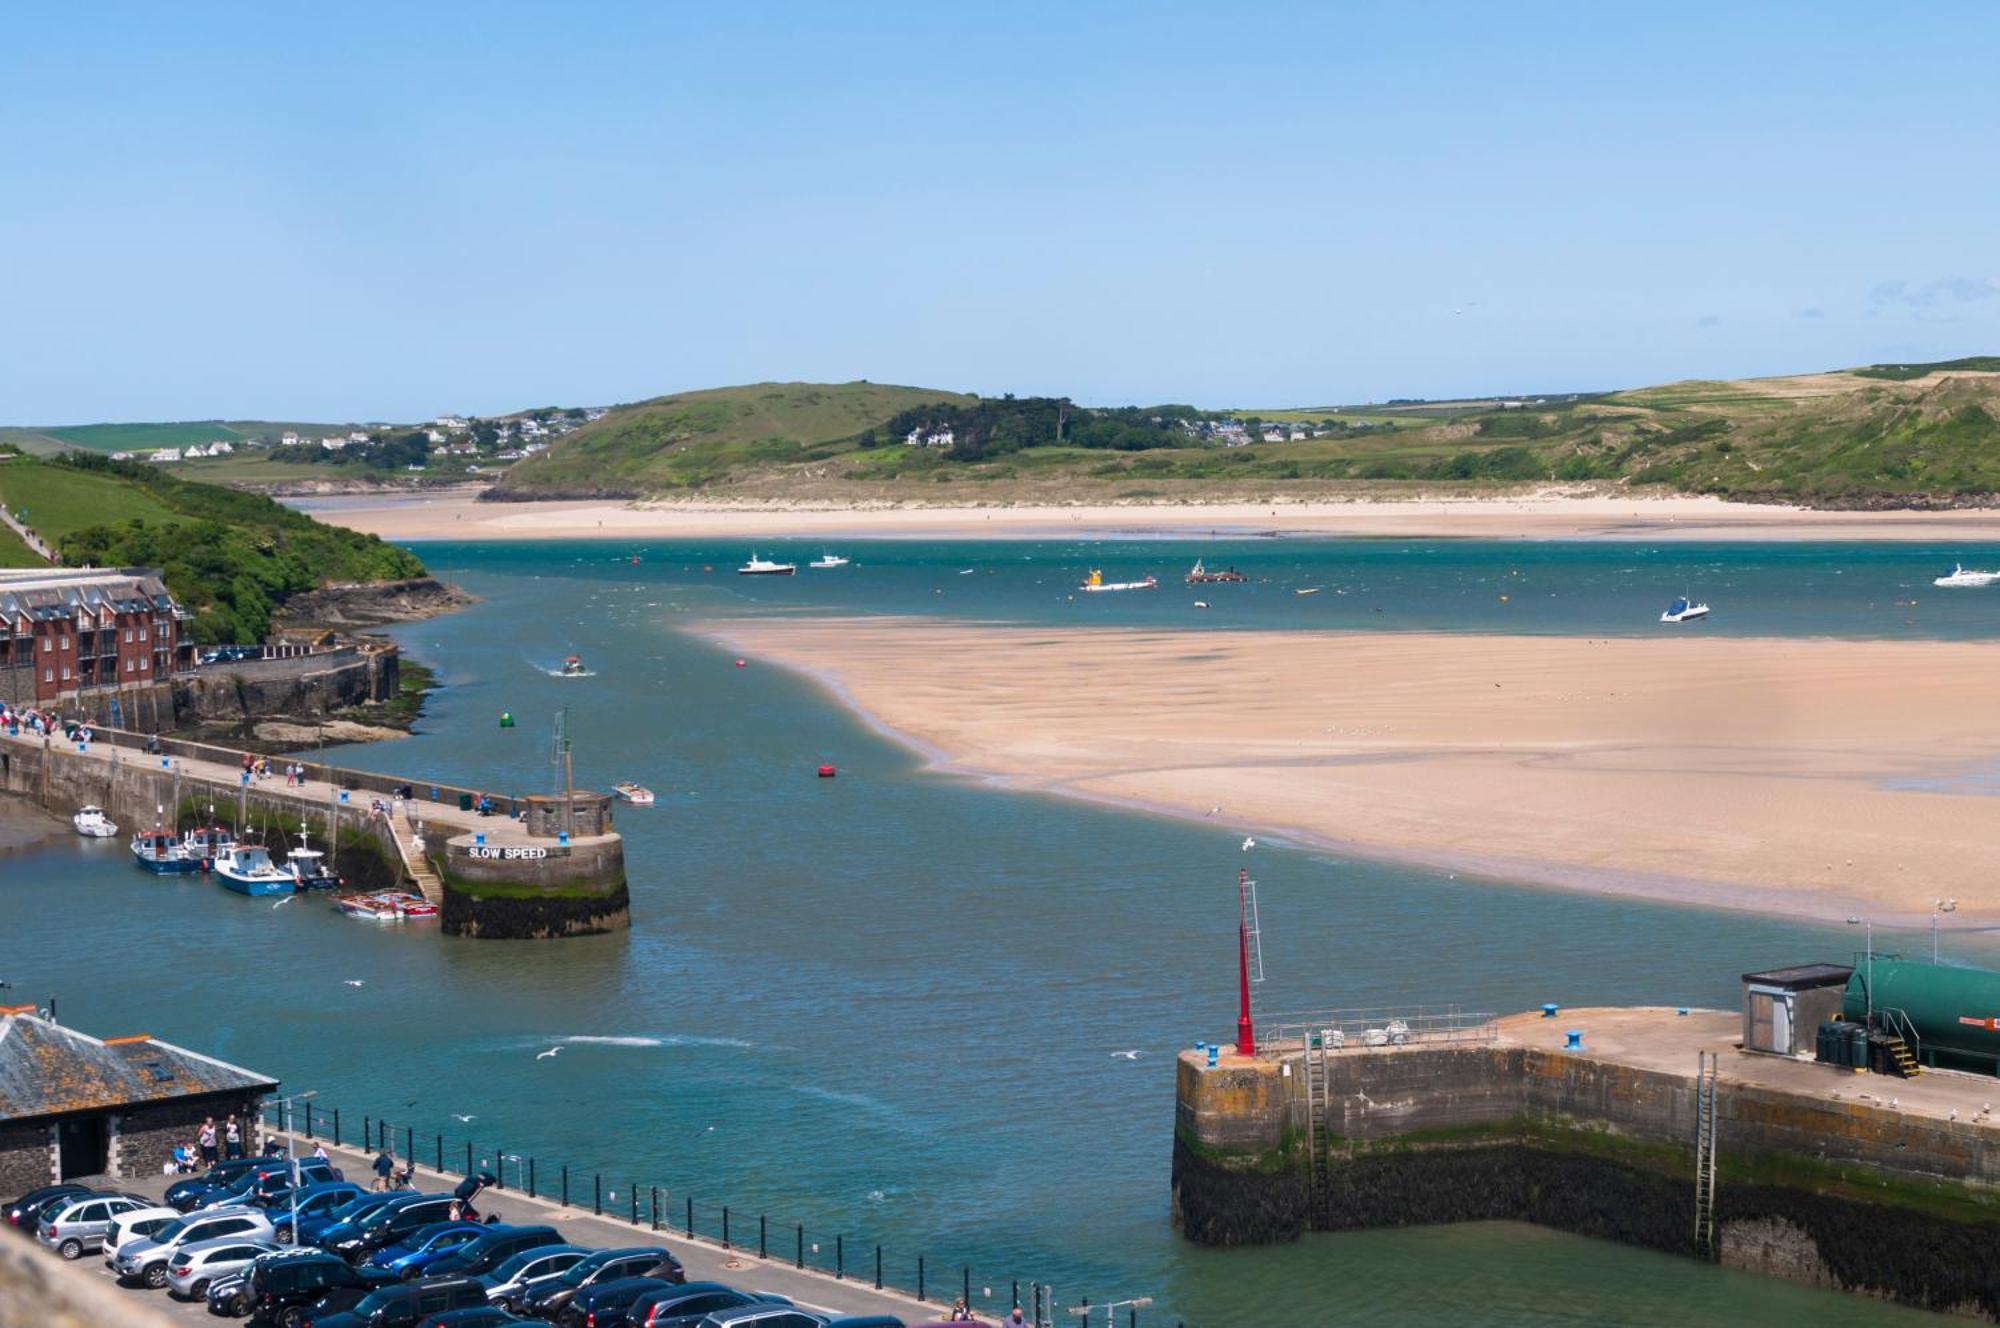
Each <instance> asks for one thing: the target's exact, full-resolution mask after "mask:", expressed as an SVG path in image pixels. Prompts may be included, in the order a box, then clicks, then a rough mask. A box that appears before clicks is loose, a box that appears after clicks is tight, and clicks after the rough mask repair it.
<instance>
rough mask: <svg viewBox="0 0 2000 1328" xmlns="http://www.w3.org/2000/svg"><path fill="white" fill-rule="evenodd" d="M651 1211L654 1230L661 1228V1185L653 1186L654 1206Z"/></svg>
mask: <svg viewBox="0 0 2000 1328" xmlns="http://www.w3.org/2000/svg"><path fill="white" fill-rule="evenodd" d="M651 1212H652V1214H653V1230H655V1231H658V1230H659V1229H660V1187H659V1186H657V1185H655V1186H654V1187H653V1206H652V1209H651Z"/></svg>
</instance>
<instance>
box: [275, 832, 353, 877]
mask: <svg viewBox="0 0 2000 1328" xmlns="http://www.w3.org/2000/svg"><path fill="white" fill-rule="evenodd" d="M284 870H285V873H286V875H288V876H290V877H291V878H292V888H293V889H294V890H301V891H303V890H332V889H335V888H336V887H338V886H339V885H340V878H339V877H338V876H336V875H334V873H333V865H332V864H331V863H329V862H328V861H327V860H326V854H324V853H322V852H320V851H319V850H318V849H316V848H308V847H306V842H305V835H304V831H301V832H300V838H299V846H298V847H297V848H295V849H291V850H289V851H287V852H286V854H285V867H284Z"/></svg>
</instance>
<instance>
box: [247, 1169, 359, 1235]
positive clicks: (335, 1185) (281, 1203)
mask: <svg viewBox="0 0 2000 1328" xmlns="http://www.w3.org/2000/svg"><path fill="white" fill-rule="evenodd" d="M367 1193H368V1191H366V1190H364V1189H362V1188H361V1187H360V1186H359V1185H356V1184H355V1183H354V1182H353V1181H346V1180H327V1181H320V1182H319V1183H318V1184H315V1185H307V1186H304V1187H302V1188H301V1189H300V1190H299V1195H298V1207H297V1209H296V1210H295V1209H294V1208H293V1207H292V1196H291V1193H290V1192H289V1191H287V1192H285V1193H281V1194H278V1195H275V1196H273V1197H272V1200H271V1202H270V1203H269V1204H267V1205H265V1208H266V1210H267V1211H268V1212H269V1213H270V1214H271V1225H272V1226H274V1227H276V1228H277V1230H278V1243H279V1244H281V1245H289V1244H291V1243H292V1215H293V1213H294V1212H295V1211H296V1213H297V1214H298V1219H299V1225H300V1226H301V1227H303V1226H305V1225H306V1219H307V1218H312V1217H323V1216H329V1215H331V1214H332V1212H333V1210H334V1209H336V1208H339V1207H340V1206H341V1205H342V1204H347V1203H352V1202H353V1201H354V1200H356V1199H359V1198H361V1197H362V1196H363V1195H365V1194H367Z"/></svg>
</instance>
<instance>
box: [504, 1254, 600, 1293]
mask: <svg viewBox="0 0 2000 1328" xmlns="http://www.w3.org/2000/svg"><path fill="white" fill-rule="evenodd" d="M596 1252H597V1251H595V1250H589V1249H585V1248H584V1247H583V1246H581V1245H539V1246H537V1247H535V1248H534V1249H532V1250H522V1251H521V1252H520V1253H519V1254H516V1255H513V1256H512V1257H510V1258H507V1259H504V1260H502V1261H501V1263H500V1266H499V1267H498V1268H495V1269H494V1270H493V1271H492V1272H490V1273H488V1274H486V1275H485V1276H484V1277H482V1278H480V1279H479V1280H480V1281H482V1282H484V1283H485V1284H486V1299H488V1300H489V1301H492V1302H493V1303H494V1304H496V1305H498V1304H501V1303H502V1302H504V1301H506V1300H507V1299H508V1298H509V1297H511V1296H518V1295H520V1294H521V1293H522V1292H523V1291H526V1290H527V1289H528V1288H529V1287H531V1286H533V1285H535V1284H536V1283H537V1282H540V1281H542V1280H543V1279H544V1278H549V1277H561V1276H562V1275H563V1274H564V1273H566V1272H568V1271H569V1269H570V1265H571V1264H574V1263H579V1262H581V1261H583V1260H584V1259H587V1258H589V1257H590V1256H591V1255H593V1254H595V1253H596Z"/></svg>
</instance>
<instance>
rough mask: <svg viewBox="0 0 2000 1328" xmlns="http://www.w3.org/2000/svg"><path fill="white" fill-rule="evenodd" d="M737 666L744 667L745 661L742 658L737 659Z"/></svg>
mask: <svg viewBox="0 0 2000 1328" xmlns="http://www.w3.org/2000/svg"><path fill="white" fill-rule="evenodd" d="M736 667H737V668H739V669H740V668H743V667H744V663H743V661H742V660H740V659H739V660H737V661H736Z"/></svg>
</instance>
